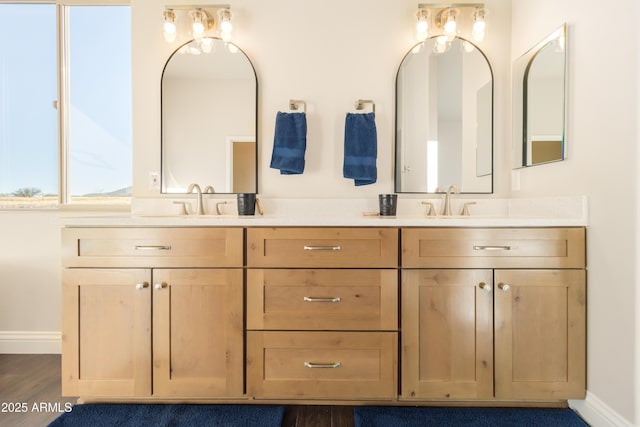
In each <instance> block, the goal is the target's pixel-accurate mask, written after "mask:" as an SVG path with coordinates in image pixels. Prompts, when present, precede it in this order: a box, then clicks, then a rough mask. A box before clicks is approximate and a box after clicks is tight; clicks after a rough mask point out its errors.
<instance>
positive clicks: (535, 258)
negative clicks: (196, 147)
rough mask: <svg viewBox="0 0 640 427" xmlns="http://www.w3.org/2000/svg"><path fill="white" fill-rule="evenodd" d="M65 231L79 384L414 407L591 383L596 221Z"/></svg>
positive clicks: (538, 395)
mask: <svg viewBox="0 0 640 427" xmlns="http://www.w3.org/2000/svg"><path fill="white" fill-rule="evenodd" d="M62 237H63V267H64V268H63V273H62V279H63V322H62V329H63V331H62V332H63V334H62V336H63V342H62V353H63V354H62V364H63V365H62V372H63V379H62V387H63V394H64V395H71V396H82V397H83V398H85V399H87V398H88V399H91V398H95V399H97V400H100V399H102V400H104V399H111V398H117V399H118V400H120V399H125V400H145V399H147V398H152V399H162V400H171V399H178V400H182V401H189V400H191V399H194V400H195V399H198V400H200V399H212V400H213V399H225V400H226V401H228V402H232V401H236V402H276V401H279V402H287V401H289V402H301V403H306V402H318V401H324V402H334V403H335V402H340V401H350V402H370V401H374V400H375V401H378V402H381V403H383V404H384V403H390V404H407V405H413V404H432V403H433V402H436V403H438V402H442V401H456V402H459V403H461V404H464V402H473V403H471V404H479V402H483V403H487V404H491V403H492V402H493V403H494V404H501V402H507V401H509V402H535V403H534V404H540V403H541V402H552V403H557V402H559V401H563V400H567V399H572V398H578V399H579V398H584V395H585V370H586V369H585V364H586V356H585V353H586V349H585V336H586V331H585V329H586V328H585V324H586V322H585V317H586V313H585V302H586V301H585V298H586V289H585V288H586V277H585V276H586V275H585V229H584V228H580V227H569V228H443V227H430V228H427V227H415V228H412V227H404V228H394V227H377V228H376V227H275V228H273V227H248V228H233V227H175V228H158V227H149V228H128V227H111V228H82V227H69V228H65V229H64V230H63V235H62ZM399 321H400V324H399ZM245 344H246V347H245ZM398 377H400V378H401V381H400V382H399V381H398Z"/></svg>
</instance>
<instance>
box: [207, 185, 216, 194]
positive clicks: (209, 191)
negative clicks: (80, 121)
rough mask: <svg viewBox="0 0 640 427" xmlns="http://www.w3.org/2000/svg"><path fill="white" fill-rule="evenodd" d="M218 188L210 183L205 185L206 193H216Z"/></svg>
mask: <svg viewBox="0 0 640 427" xmlns="http://www.w3.org/2000/svg"><path fill="white" fill-rule="evenodd" d="M215 193H216V190H214V188H213V187H212V186H210V185H207V186H206V187H204V194H215Z"/></svg>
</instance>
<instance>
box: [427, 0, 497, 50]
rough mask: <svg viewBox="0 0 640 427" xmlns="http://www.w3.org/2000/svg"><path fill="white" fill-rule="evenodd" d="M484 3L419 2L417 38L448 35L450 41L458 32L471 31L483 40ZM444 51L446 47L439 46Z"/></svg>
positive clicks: (472, 34) (484, 25) (478, 38)
mask: <svg viewBox="0 0 640 427" xmlns="http://www.w3.org/2000/svg"><path fill="white" fill-rule="evenodd" d="M485 15H486V9H485V7H484V3H451V4H431V3H420V4H418V11H417V12H416V17H417V18H418V22H417V24H416V38H417V39H418V40H419V41H424V40H426V39H427V38H428V37H437V36H446V37H447V39H448V41H449V42H450V41H451V40H452V39H453V37H455V36H456V35H457V34H458V33H463V34H465V33H469V34H470V36H471V37H473V39H474V40H475V41H482V40H483V39H484V36H485V31H486V25H487V24H486V21H485ZM438 49H439V50H440V49H441V50H442V51H444V50H445V48H444V47H438Z"/></svg>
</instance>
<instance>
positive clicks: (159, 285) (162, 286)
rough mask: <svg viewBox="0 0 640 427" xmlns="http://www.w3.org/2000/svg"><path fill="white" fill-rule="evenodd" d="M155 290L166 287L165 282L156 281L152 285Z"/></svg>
mask: <svg viewBox="0 0 640 427" xmlns="http://www.w3.org/2000/svg"><path fill="white" fill-rule="evenodd" d="M154 287H155V288H156V289H157V290H161V289H165V288H166V287H167V284H166V283H164V282H162V283H156V285H155V286H154Z"/></svg>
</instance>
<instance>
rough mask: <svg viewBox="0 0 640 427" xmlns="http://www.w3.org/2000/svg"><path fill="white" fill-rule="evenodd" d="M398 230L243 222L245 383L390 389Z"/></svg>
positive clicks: (300, 390) (280, 392) (380, 393)
mask: <svg viewBox="0 0 640 427" xmlns="http://www.w3.org/2000/svg"><path fill="white" fill-rule="evenodd" d="M397 265H398V230H397V229H394V228H250V229H248V230H247V267H248V271H247V329H248V330H247V393H248V394H249V396H251V397H254V398H256V399H306V400H320V399H331V400H335V399H347V400H365V399H367V400H368V399H386V400H392V399H395V398H396V397H397V372H398V364H397V346H398V333H397V329H398V287H397V283H398V271H397Z"/></svg>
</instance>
